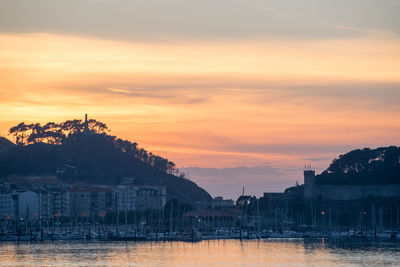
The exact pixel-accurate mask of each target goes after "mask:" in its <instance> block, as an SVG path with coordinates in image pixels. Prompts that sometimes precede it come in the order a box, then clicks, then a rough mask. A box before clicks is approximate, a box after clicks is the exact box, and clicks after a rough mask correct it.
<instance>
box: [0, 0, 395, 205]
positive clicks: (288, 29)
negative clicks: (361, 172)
mask: <svg viewBox="0 0 400 267" xmlns="http://www.w3.org/2000/svg"><path fill="white" fill-rule="evenodd" d="M399 14H400V1H399V0H346V1H345V0H337V1H325V0H308V1H287V0H279V1H264V0H212V1H211V0H202V1H199V0H197V1H193V0H160V1H155V0H146V1H139V0H132V1H129V0H58V1H54V0H35V1H32V0H0V81H1V84H0V135H2V136H7V133H8V129H9V128H10V127H11V126H13V125H15V124H17V123H19V122H21V121H24V122H26V123H31V122H37V121H38V122H41V123H45V122H48V121H56V122H61V121H64V120H67V119H73V118H79V119H83V117H84V114H85V113H88V114H89V117H91V118H95V119H97V120H100V121H102V122H105V123H107V125H108V126H109V128H110V129H111V133H112V134H113V135H117V136H119V137H121V138H124V139H128V140H131V141H136V142H138V143H139V145H140V146H141V147H144V148H145V149H147V150H148V151H152V152H155V153H158V154H160V155H161V156H164V157H167V158H168V159H170V160H172V161H174V162H175V163H176V164H177V165H178V167H180V168H182V169H183V170H185V171H186V172H188V173H189V176H190V178H191V179H192V180H193V181H195V182H197V183H198V184H199V185H200V186H203V187H204V188H205V189H206V190H207V191H209V193H211V194H212V195H213V196H217V195H223V196H225V197H231V198H237V196H238V195H239V194H240V193H241V191H242V186H245V188H246V189H245V190H246V193H248V194H254V195H256V196H260V195H261V194H262V192H269V191H282V190H283V189H285V188H286V187H288V186H291V185H294V184H295V182H296V180H298V181H299V182H300V183H302V169H303V166H304V164H311V165H312V166H313V167H314V168H316V170H317V172H321V171H322V170H324V169H325V168H327V167H328V165H329V163H330V162H331V161H332V160H333V159H334V158H335V157H338V155H340V154H344V153H346V152H348V151H349V150H351V149H356V148H364V147H378V146H387V145H397V146H399V145H400V104H399V103H400V15H399ZM8 137H9V138H11V137H10V136H8Z"/></svg>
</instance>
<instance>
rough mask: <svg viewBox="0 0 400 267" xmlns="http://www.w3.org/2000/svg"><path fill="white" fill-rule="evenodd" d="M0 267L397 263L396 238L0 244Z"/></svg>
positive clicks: (399, 259) (399, 260) (399, 252)
mask: <svg viewBox="0 0 400 267" xmlns="http://www.w3.org/2000/svg"><path fill="white" fill-rule="evenodd" d="M0 266H210V267H213V266H324V267H327V266H400V243H391V242H379V243H371V242H351V243H343V242H340V243H339V242H333V241H327V240H313V241H304V240H301V239H300V240H290V241H288V240H248V241H242V242H240V241H238V240H219V241H218V240H213V241H202V242H198V243H184V242H166V243H162V242H161V243H155V242H138V243H135V242H112V243H107V242H71V241H68V242H61V241H60V242H47V243H46V242H44V243H36V244H30V243H21V244H19V245H17V244H15V243H1V244H0Z"/></svg>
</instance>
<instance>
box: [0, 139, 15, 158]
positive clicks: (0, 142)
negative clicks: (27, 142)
mask: <svg viewBox="0 0 400 267" xmlns="http://www.w3.org/2000/svg"><path fill="white" fill-rule="evenodd" d="M14 146H15V144H14V143H13V142H11V141H10V140H8V139H7V138H5V137H1V136H0V154H2V153H7V151H8V150H10V149H11V148H13V147H14Z"/></svg>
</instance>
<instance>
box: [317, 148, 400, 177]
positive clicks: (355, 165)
mask: <svg viewBox="0 0 400 267" xmlns="http://www.w3.org/2000/svg"><path fill="white" fill-rule="evenodd" d="M316 183H317V184H330V185H390V184H400V147H397V146H390V147H379V148H376V149H370V148H364V149H356V150H353V151H350V152H348V153H346V154H344V155H340V156H339V158H338V159H335V160H333V162H332V163H331V165H330V166H329V167H328V169H327V170H325V171H324V172H322V173H321V174H320V175H317V176H316Z"/></svg>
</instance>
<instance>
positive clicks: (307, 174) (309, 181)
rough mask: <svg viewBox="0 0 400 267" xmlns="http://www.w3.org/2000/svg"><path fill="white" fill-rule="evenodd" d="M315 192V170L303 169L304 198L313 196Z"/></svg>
mask: <svg viewBox="0 0 400 267" xmlns="http://www.w3.org/2000/svg"><path fill="white" fill-rule="evenodd" d="M314 192H315V170H311V168H310V169H305V170H304V198H306V199H312V198H314Z"/></svg>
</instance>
